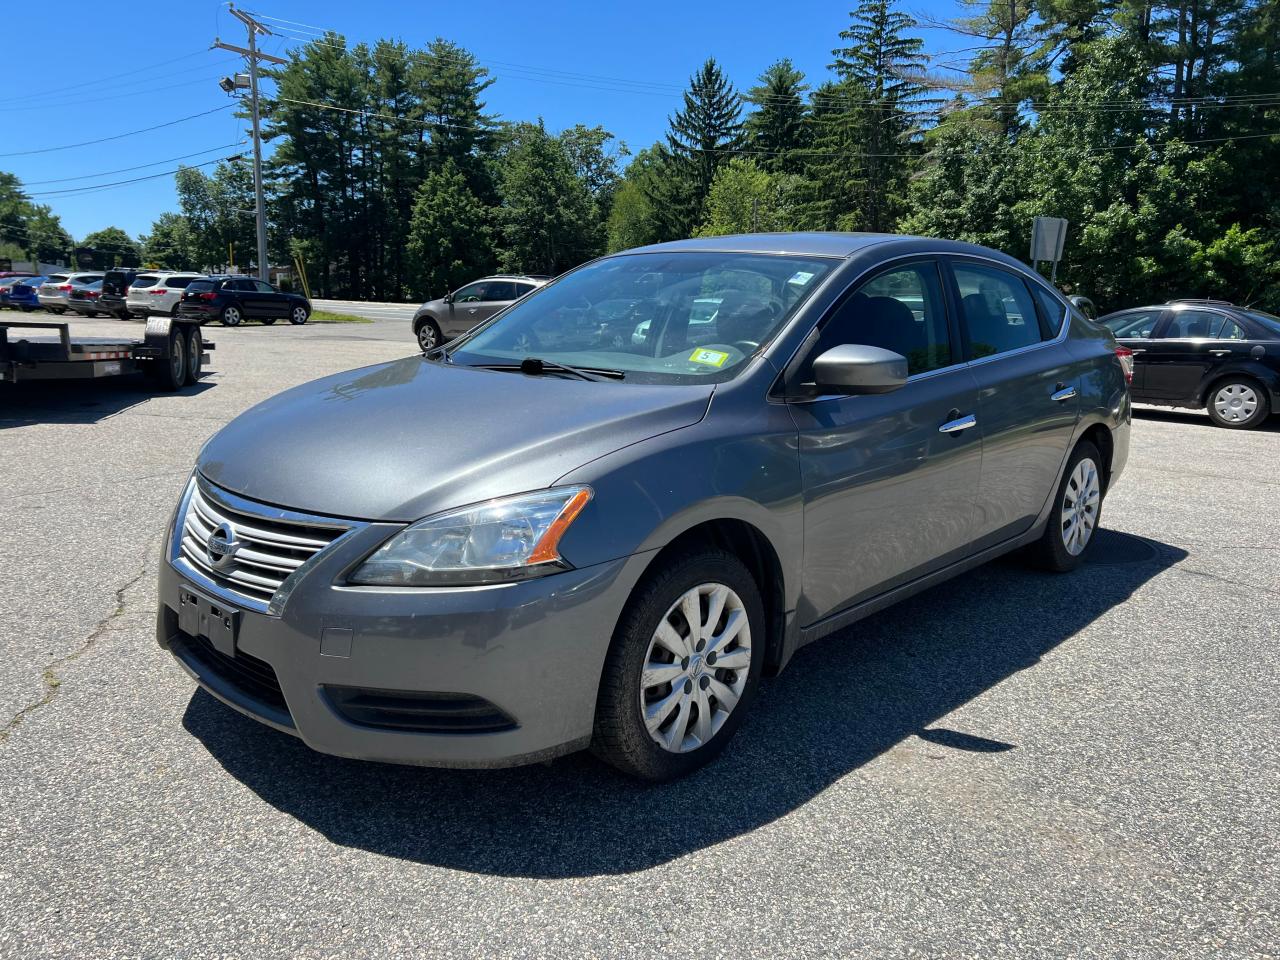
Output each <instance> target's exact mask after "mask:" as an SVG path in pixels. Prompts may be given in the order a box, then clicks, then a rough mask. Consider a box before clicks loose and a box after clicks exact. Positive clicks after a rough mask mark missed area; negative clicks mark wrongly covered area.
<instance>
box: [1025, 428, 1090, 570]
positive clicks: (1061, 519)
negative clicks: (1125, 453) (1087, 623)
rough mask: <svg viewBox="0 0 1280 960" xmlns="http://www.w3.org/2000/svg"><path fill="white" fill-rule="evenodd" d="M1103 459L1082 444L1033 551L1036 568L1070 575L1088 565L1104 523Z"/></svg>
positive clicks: (1073, 454) (1068, 469) (1059, 488)
mask: <svg viewBox="0 0 1280 960" xmlns="http://www.w3.org/2000/svg"><path fill="white" fill-rule="evenodd" d="M1104 492H1105V491H1104V490H1103V485H1102V457H1101V455H1100V454H1099V453H1098V448H1097V447H1095V446H1094V445H1093V444H1092V443H1089V442H1088V441H1087V440H1086V441H1083V442H1081V443H1080V444H1079V445H1078V446H1077V447H1076V449H1075V450H1074V452H1072V454H1071V458H1070V459H1069V460H1068V461H1067V469H1066V470H1065V471H1063V474H1062V480H1061V481H1060V482H1059V484H1058V492H1057V496H1056V497H1055V498H1054V501H1053V507H1052V508H1051V509H1050V511H1049V522H1048V523H1047V524H1046V525H1045V528H1044V533H1043V534H1041V536H1040V539H1039V540H1037V541H1036V542H1035V544H1033V545H1032V547H1031V552H1032V557H1033V558H1034V560H1035V562H1036V565H1037V566H1039V567H1042V568H1043V569H1045V570H1051V571H1053V572H1055V573H1066V572H1067V571H1068V570H1074V569H1075V568H1076V567H1078V566H1080V564H1082V563H1084V561H1085V555H1086V553H1087V551H1088V550H1089V547H1090V546H1091V545H1092V544H1093V539H1094V537H1093V535H1094V533H1096V532H1097V529H1098V523H1099V521H1100V520H1101V519H1102V498H1103V494H1104Z"/></svg>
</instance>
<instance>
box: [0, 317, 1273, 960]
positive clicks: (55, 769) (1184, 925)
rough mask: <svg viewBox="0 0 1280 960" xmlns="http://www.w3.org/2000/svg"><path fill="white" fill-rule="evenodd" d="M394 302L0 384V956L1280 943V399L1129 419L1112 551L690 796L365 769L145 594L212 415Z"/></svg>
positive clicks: (916, 623)
mask: <svg viewBox="0 0 1280 960" xmlns="http://www.w3.org/2000/svg"><path fill="white" fill-rule="evenodd" d="M326 308H327V309H342V308H343V307H341V306H339V305H326ZM407 315H408V314H406V315H405V316H404V317H402V316H400V315H398V314H391V313H385V314H383V315H381V316H380V317H379V319H378V320H377V322H375V323H373V324H367V325H359V326H350V327H343V326H307V327H298V328H294V327H289V326H287V325H286V326H280V325H277V326H276V327H272V328H263V327H258V326H246V327H243V328H240V329H237V330H224V329H218V328H214V329H211V330H210V331H209V335H210V336H211V337H212V338H213V339H214V340H216V342H217V350H216V352H215V354H214V363H213V364H212V371H211V372H210V374H209V375H208V376H207V377H206V379H205V380H204V381H203V382H202V383H201V385H200V386H199V388H198V389H195V390H189V391H187V392H184V393H180V394H175V395H160V396H155V395H151V394H148V393H146V392H144V391H143V390H142V389H141V387H140V386H139V385H131V384H104V385H102V386H99V387H88V388H81V387H61V388H56V389H46V390H40V389H36V390H31V389H24V390H22V391H21V392H17V393H14V392H7V393H0V490H3V491H4V496H3V498H2V499H0V530H2V531H3V535H2V536H0V570H2V571H4V573H5V576H4V589H3V590H2V591H0V728H2V732H0V796H2V797H3V817H0V850H3V857H2V858H0V917H2V918H3V920H2V921H0V955H2V956H4V957H15V958H16V957H22V958H35V957H83V956H93V957H211V956H225V957H242V956H254V957H362V956H370V957H375V956H392V955H415V956H437V955H438V956H449V957H548V956H610V957H613V956H634V957H651V956H685V957H687V956H698V957H721V956H723V957H735V958H737V957H780V956H786V957H818V956H844V957H855V956H857V957H863V956H865V957H909V956H948V957H950V956H981V957H1002V956H1010V957H1015V956H1016V957H1121V956H1123V957H1151V958H1167V957H1206V958H1209V957H1253V956H1276V955H1277V944H1280V910H1278V908H1277V903H1278V902H1280V885H1278V880H1280V868H1278V866H1277V854H1278V853H1280V826H1278V825H1277V817H1276V814H1277V810H1278V809H1280V757H1278V755H1277V747H1276V743H1277V734H1278V733H1280V723H1278V716H1277V706H1276V705H1277V695H1278V694H1280V682H1278V676H1277V674H1278V671H1277V657H1276V651H1277V644H1278V642H1280V632H1278V629H1277V626H1276V620H1277V613H1278V612H1280V552H1278V551H1277V539H1276V534H1277V530H1280V498H1278V497H1277V482H1278V481H1277V480H1276V470H1275V467H1276V464H1277V463H1280V456H1278V455H1277V451H1278V450H1280V423H1278V422H1276V421H1273V423H1275V424H1276V425H1275V426H1273V427H1271V428H1270V429H1268V430H1265V431H1258V432H1251V433H1236V432H1231V431H1226V430H1219V429H1215V428H1212V427H1211V426H1210V425H1209V422H1208V420H1207V418H1205V417H1203V416H1201V415H1197V414H1190V413H1172V412H1163V411H1142V412H1140V414H1139V417H1138V419H1137V421H1136V423H1135V429H1134V437H1133V453H1132V459H1131V461H1130V464H1129V468H1128V472H1127V473H1126V475H1125V476H1124V478H1123V480H1122V482H1121V483H1120V484H1119V485H1118V486H1117V487H1116V489H1115V491H1114V493H1113V495H1112V496H1111V497H1110V498H1109V499H1108V501H1107V507H1106V515H1105V521H1106V524H1107V526H1108V527H1109V528H1110V529H1109V531H1108V532H1107V533H1106V534H1105V536H1106V540H1105V542H1103V543H1100V544H1099V547H1101V548H1103V549H1102V550H1101V551H1100V554H1099V556H1098V557H1097V561H1098V562H1093V563H1090V564H1089V565H1087V566H1086V567H1085V568H1084V569H1083V570H1082V571H1080V572H1078V573H1077V574H1074V575H1069V576H1063V577H1053V576H1047V575H1043V574H1038V573H1031V572H1027V571H1024V570H1023V569H1021V568H1020V567H1019V566H1018V565H1017V564H1016V563H1015V562H1012V561H1002V562H998V563H995V564H992V565H989V566H987V567H984V568H982V569H980V570H977V571H975V572H973V573H971V574H968V575H966V576H964V577H961V578H959V579H957V580H955V581H952V582H951V583H949V584H947V585H944V586H942V587H939V588H937V589H934V590H932V591H930V592H928V593H926V594H923V595H921V596H919V597H917V598H915V599H913V600H910V601H908V602H907V603H905V604H903V605H901V606H899V607H898V608H895V609H892V610H889V611H886V612H884V613H882V614H880V615H877V616H876V617H874V618H872V619H870V620H868V621H864V622H863V623H861V624H859V625H858V626H857V627H855V628H854V629H852V630H850V631H847V632H846V633H845V634H844V635H842V636H839V637H835V638H831V639H829V640H826V641H824V642H821V643H819V644H815V645H813V646H811V647H808V648H806V649H805V650H803V651H801V653H800V654H799V655H797V657H796V658H795V660H794V661H793V663H792V665H791V667H790V668H789V669H788V670H787V671H786V672H785V673H784V674H783V676H782V677H780V678H778V679H776V680H772V681H769V682H768V683H767V684H766V685H765V687H764V689H763V691H762V695H761V697H760V698H759V699H758V700H757V701H756V704H755V706H754V709H753V713H752V716H751V717H750V718H749V720H748V722H747V723H746V724H744V726H743V728H742V730H741V731H740V733H739V735H738V738H737V739H736V741H735V742H734V744H732V745H731V746H730V748H729V750H728V751H727V752H726V753H725V755H724V756H723V758H722V759H721V761H720V762H718V763H716V764H715V765H714V766H712V767H711V768H710V769H707V770H704V771H702V772H700V773H699V774H697V775H695V776H693V777H691V778H689V779H687V780H685V781H683V782H681V783H677V784H675V785H671V786H664V787H653V786H638V785H636V784H633V783H630V782H627V781H623V780H620V779H618V778H616V777H614V776H613V775H612V774H610V773H609V772H607V771H606V770H604V769H603V768H601V767H599V766H597V765H596V764H595V763H594V762H593V761H591V760H590V759H589V758H586V757H582V756H577V757H568V758H564V759H562V760H558V761H556V762H554V763H552V764H550V765H539V766H534V767H530V768H524V769H517V770H508V771H497V772H448V771H435V770H422V769H408V768H396V767H385V766H378V765H371V764H362V763H356V762H350V761H342V760H337V759H332V758H328V757H324V756H320V755H317V754H314V753H311V752H310V751H308V750H307V749H306V748H305V747H303V746H302V745H301V744H300V743H298V742H297V741H295V740H293V739H291V738H289V737H286V736H283V735H281V734H277V733H275V732H273V731H271V730H269V729H267V728H265V727H262V726H260V725H258V724H256V723H254V722H252V721H250V720H247V719H245V718H243V717H241V716H239V715H238V714H235V713H233V712H232V711H230V710H228V709H226V708H224V707H223V706H222V705H220V704H218V703H217V702H216V701H214V700H212V699H211V698H210V697H208V696H206V695H204V694H202V693H199V692H197V691H196V690H195V688H194V685H193V684H192V683H191V682H190V681H189V680H188V679H187V678H186V676H185V675H184V674H183V673H182V672H181V670H179V668H178V667H177V665H176V664H174V663H172V662H170V660H169V658H168V657H167V656H166V655H165V654H163V653H162V651H160V650H159V649H158V648H157V647H156V645H155V640H154V630H153V618H154V610H155V592H154V581H155V567H156V563H157V555H158V552H159V543H160V538H161V531H162V528H163V526H164V524H165V522H166V520H167V518H168V516H169V511H170V510H171V508H172V504H173V502H174V500H175V498H176V496H177V493H178V491H179V487H180V486H181V484H182V481H183V479H184V478H185V477H186V476H187V473H188V471H189V469H190V466H191V463H192V461H193V459H194V457H195V455H196V452H197V451H198V449H199V447H200V445H201V444H202V443H203V441H204V440H205V439H206V438H207V437H208V436H209V435H210V434H211V433H212V432H214V431H215V430H217V429H218V428H219V426H221V425H222V424H223V423H225V422H226V421H227V420H229V419H230V418H231V417H233V416H234V415H236V414H237V413H238V412H240V411H241V410H243V409H245V408H246V407H248V406H249V405H251V404H253V403H255V402H256V401H258V400H260V399H262V398H264V397H266V396H268V395H270V394H271V393H274V392H276V391H277V390H279V389H281V388H283V387H285V386H288V385H291V384H294V383H298V382H301V381H304V380H308V379H311V378H313V377H317V376H320V375H323V374H326V373H329V372H332V371H336V370H340V369H343V368H347V367H353V366H358V365H361V364H365V363H374V362H378V361H381V360H385V359H390V358H392V357H396V356H402V355H405V354H408V353H411V352H413V344H412V342H411V340H410V337H409V334H408V333H407V329H406V324H405V322H404V320H405V317H407ZM75 326H76V327H77V329H78V330H80V331H83V332H85V333H94V334H116V333H119V332H121V330H124V329H134V330H136V329H137V325H133V326H132V328H130V327H128V326H127V325H125V324H121V323H117V322H113V321H79V322H75Z"/></svg>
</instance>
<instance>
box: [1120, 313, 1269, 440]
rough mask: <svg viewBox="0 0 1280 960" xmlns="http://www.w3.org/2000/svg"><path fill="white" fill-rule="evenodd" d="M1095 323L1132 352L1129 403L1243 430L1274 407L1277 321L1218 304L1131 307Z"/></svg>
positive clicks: (1261, 420)
mask: <svg viewBox="0 0 1280 960" xmlns="http://www.w3.org/2000/svg"><path fill="white" fill-rule="evenodd" d="M1099 323H1101V324H1103V325H1104V326H1106V327H1107V328H1108V329H1110V330H1111V332H1112V333H1113V334H1114V335H1115V338H1116V339H1117V340H1118V341H1119V342H1120V343H1121V345H1123V346H1125V347H1127V348H1128V349H1129V350H1131V351H1133V399H1134V400H1136V401H1138V402H1139V403H1154V404H1159V405H1161V406H1166V407H1191V408H1194V409H1203V410H1207V411H1208V413H1209V417H1210V419H1212V420H1213V422H1214V423H1216V424H1217V425H1218V426H1220V427H1230V428H1232V429H1236V430H1248V429H1251V428H1253V427H1258V426H1261V425H1262V424H1263V423H1264V422H1265V421H1266V419H1267V417H1268V416H1269V415H1270V414H1271V413H1272V412H1273V411H1276V410H1278V409H1280V317H1275V316H1272V315H1271V314H1269V313H1265V312H1263V311H1262V310H1255V309H1252V308H1249V307H1238V306H1235V305H1234V304H1231V303H1227V302H1226V301H1222V300H1173V301H1170V302H1169V303H1164V304H1158V305H1155V306H1148V307H1134V308H1132V309H1129V310H1121V311H1119V312H1117V313H1111V314H1108V315H1107V316H1105V317H1103V318H1102V319H1101V320H1100V321H1099Z"/></svg>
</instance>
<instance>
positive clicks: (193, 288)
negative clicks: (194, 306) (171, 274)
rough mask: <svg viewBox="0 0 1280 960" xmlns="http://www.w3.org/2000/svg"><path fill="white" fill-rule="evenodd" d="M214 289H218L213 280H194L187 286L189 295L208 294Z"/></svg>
mask: <svg viewBox="0 0 1280 960" xmlns="http://www.w3.org/2000/svg"><path fill="white" fill-rule="evenodd" d="M213 289H216V284H214V282H213V281H212V280H192V281H191V282H190V283H189V284H187V292H188V293H208V292H209V291H210V290H213Z"/></svg>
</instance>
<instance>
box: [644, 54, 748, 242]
mask: <svg viewBox="0 0 1280 960" xmlns="http://www.w3.org/2000/svg"><path fill="white" fill-rule="evenodd" d="M741 117H742V102H741V98H740V97H739V96H738V93H737V91H736V90H734V88H733V84H732V83H730V82H729V81H728V80H727V79H726V78H725V76H724V74H723V73H721V71H720V67H719V66H718V65H717V64H716V62H715V60H714V59H712V58H708V59H707V61H706V63H704V64H703V65H702V67H701V69H699V70H698V72H697V73H695V74H694V75H693V76H692V77H691V78H690V80H689V89H688V90H686V91H685V93H684V108H683V109H682V110H677V111H676V113H675V115H674V116H672V117H671V119H670V130H669V131H668V133H667V143H666V149H665V151H664V154H665V156H664V162H665V164H666V166H667V170H666V175H665V176H664V177H663V182H664V189H663V190H662V192H661V193H660V195H658V196H656V197H652V198H650V199H651V200H652V201H653V202H654V206H655V209H656V210H657V211H659V213H660V215H661V216H662V217H663V218H664V221H665V222H664V228H665V229H664V232H665V233H667V234H668V237H667V239H674V238H675V237H687V236H689V235H690V234H691V233H692V232H693V229H694V228H695V227H696V226H697V225H698V223H699V222H701V220H702V212H703V206H704V204H705V203H706V199H707V194H708V193H710V192H711V183H712V181H714V180H715V176H716V171H717V170H719V169H720V167H721V165H723V164H724V163H727V162H728V160H729V158H730V157H732V156H733V155H734V153H735V152H737V151H738V150H740V149H741V148H742V123H741Z"/></svg>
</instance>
